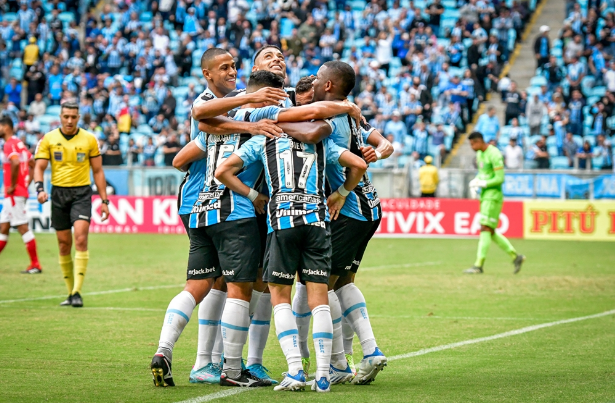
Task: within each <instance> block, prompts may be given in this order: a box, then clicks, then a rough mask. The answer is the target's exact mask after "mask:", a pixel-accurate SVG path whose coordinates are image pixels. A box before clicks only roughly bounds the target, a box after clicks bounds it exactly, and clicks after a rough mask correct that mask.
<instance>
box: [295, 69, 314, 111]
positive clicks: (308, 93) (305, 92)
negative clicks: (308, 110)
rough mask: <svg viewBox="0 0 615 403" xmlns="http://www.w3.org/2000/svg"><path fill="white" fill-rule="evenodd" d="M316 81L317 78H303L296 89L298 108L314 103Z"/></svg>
mask: <svg viewBox="0 0 615 403" xmlns="http://www.w3.org/2000/svg"><path fill="white" fill-rule="evenodd" d="M314 80H316V76H308V77H302V78H301V80H299V82H298V83H297V86H296V87H295V102H296V103H297V106H300V105H307V104H310V103H312V99H313V98H314V86H313V85H312V83H313V82H314Z"/></svg>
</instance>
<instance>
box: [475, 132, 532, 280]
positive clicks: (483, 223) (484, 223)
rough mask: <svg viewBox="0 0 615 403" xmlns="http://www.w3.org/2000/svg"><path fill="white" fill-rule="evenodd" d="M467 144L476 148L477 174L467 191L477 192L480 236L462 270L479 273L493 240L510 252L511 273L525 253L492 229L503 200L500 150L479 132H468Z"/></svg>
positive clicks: (502, 170)
mask: <svg viewBox="0 0 615 403" xmlns="http://www.w3.org/2000/svg"><path fill="white" fill-rule="evenodd" d="M469 139H470V146H471V147H472V150H474V151H476V164H477V165H478V176H477V177H476V178H474V179H472V181H471V182H470V191H471V192H472V193H473V194H474V193H478V191H479V189H481V192H480V221H479V222H480V238H479V241H478V251H477V253H476V262H475V263H474V266H472V267H471V268H469V269H467V270H465V271H464V273H466V274H480V273H482V272H483V264H484V263H485V257H486V256H487V251H488V250H489V245H491V241H492V240H493V241H494V242H495V243H496V244H497V245H498V246H499V247H500V248H502V250H503V251H504V252H506V253H508V254H509V255H510V257H511V258H512V259H513V264H514V265H515V271H514V273H515V274H517V273H518V272H519V270H521V265H522V264H523V261H524V260H525V256H523V255H520V254H518V253H517V251H516V250H515V248H514V247H513V246H512V245H511V243H510V241H509V240H508V239H506V237H504V235H502V234H500V233H498V232H496V231H495V229H496V228H497V227H498V222H499V220H500V212H501V211H502V204H503V202H504V195H503V194H502V183H504V160H503V158H502V153H500V151H499V150H498V149H497V148H496V147H494V146H492V145H489V144H487V143H485V140H484V139H483V135H482V134H480V133H479V132H473V133H472V134H470V137H469Z"/></svg>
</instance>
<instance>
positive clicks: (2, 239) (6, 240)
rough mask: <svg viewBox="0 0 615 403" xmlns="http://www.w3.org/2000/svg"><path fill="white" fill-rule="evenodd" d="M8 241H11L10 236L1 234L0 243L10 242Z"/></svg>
mask: <svg viewBox="0 0 615 403" xmlns="http://www.w3.org/2000/svg"><path fill="white" fill-rule="evenodd" d="M8 240H9V236H8V235H4V234H0V241H4V242H8Z"/></svg>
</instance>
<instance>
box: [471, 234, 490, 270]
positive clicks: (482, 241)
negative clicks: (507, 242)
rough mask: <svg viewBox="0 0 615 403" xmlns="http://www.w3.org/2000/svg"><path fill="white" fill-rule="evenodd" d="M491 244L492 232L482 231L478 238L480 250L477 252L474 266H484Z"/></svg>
mask: <svg viewBox="0 0 615 403" xmlns="http://www.w3.org/2000/svg"><path fill="white" fill-rule="evenodd" d="M489 245H491V232H489V231H482V232H481V233H480V238H478V251H477V252H476V262H475V263H474V266H476V267H483V264H484V263H485V258H486V257H487V252H488V251H489Z"/></svg>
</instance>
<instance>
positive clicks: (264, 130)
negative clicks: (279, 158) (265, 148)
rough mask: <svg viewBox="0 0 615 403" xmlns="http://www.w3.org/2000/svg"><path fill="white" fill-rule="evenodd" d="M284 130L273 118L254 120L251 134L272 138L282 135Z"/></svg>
mask: <svg viewBox="0 0 615 403" xmlns="http://www.w3.org/2000/svg"><path fill="white" fill-rule="evenodd" d="M282 133H284V130H282V129H280V127H279V126H278V125H276V124H275V122H274V121H273V120H270V119H263V120H259V121H258V122H254V123H252V124H251V126H250V134H251V135H253V136H258V135H263V136H266V137H269V138H270V139H273V138H276V137H280V136H281V135H282Z"/></svg>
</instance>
